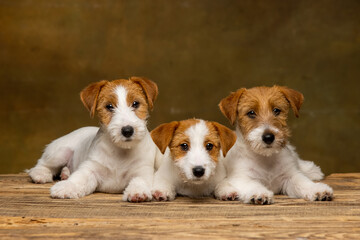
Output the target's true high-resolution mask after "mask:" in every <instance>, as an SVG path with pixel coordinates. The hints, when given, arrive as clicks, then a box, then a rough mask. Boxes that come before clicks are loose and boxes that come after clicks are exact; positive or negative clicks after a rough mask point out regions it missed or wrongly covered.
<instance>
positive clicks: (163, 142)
mask: <svg viewBox="0 0 360 240" xmlns="http://www.w3.org/2000/svg"><path fill="white" fill-rule="evenodd" d="M151 137H152V139H153V140H154V142H155V144H156V145H157V146H158V147H159V149H160V151H161V152H162V153H164V152H165V150H166V148H167V147H169V149H170V154H171V157H172V160H173V161H174V164H175V166H176V168H177V169H178V171H179V173H180V175H181V177H182V179H183V180H184V182H192V183H203V182H204V181H206V180H208V179H209V177H210V176H212V175H213V174H214V172H215V169H216V166H217V163H218V160H219V157H220V153H221V152H222V154H223V156H224V157H225V156H226V154H227V152H228V151H229V150H230V148H231V147H232V146H233V145H234V143H235V141H236V135H235V133H234V132H233V131H231V130H230V129H228V128H227V127H225V126H223V125H221V124H219V123H216V122H208V121H204V120H199V119H189V120H184V121H180V122H171V123H165V124H162V125H160V126H158V127H157V128H156V129H154V130H153V131H152V132H151Z"/></svg>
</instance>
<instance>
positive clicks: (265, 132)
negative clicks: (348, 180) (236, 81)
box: [216, 86, 333, 204]
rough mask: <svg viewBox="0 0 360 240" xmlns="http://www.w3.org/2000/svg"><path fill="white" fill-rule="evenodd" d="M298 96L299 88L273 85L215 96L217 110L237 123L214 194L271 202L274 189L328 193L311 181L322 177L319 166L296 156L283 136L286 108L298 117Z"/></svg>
mask: <svg viewBox="0 0 360 240" xmlns="http://www.w3.org/2000/svg"><path fill="white" fill-rule="evenodd" d="M303 99H304V97H303V95H302V94H301V93H300V92H297V91H295V90H292V89H289V88H287V87H280V86H273V87H255V88H251V89H245V88H241V89H239V90H237V91H236V92H233V93H231V94H230V95H229V96H228V97H226V98H224V99H223V100H221V102H220V104H219V107H220V110H221V112H222V113H223V114H224V115H225V116H226V117H227V118H228V119H229V120H230V122H231V124H232V125H234V124H235V123H236V124H237V125H236V135H237V141H236V143H235V145H234V147H233V148H232V149H231V151H230V152H229V153H228V156H227V158H226V159H225V161H224V164H225V167H226V169H227V173H228V176H227V178H226V179H225V180H224V181H223V182H222V183H221V184H219V186H218V188H217V189H216V194H217V195H218V196H220V199H223V200H241V201H243V202H244V203H253V204H271V203H273V195H274V193H275V194H278V193H282V194H286V195H288V196H289V197H292V198H304V199H306V200H310V201H331V200H332V199H333V190H332V188H331V187H329V186H328V185H326V184H324V183H316V182H313V181H312V180H321V179H322V178H323V173H322V172H321V170H320V168H319V167H318V166H316V165H315V164H314V163H313V162H310V161H304V160H301V159H300V158H299V156H298V155H297V153H296V152H295V148H294V147H293V146H291V145H290V144H289V142H288V138H289V136H290V130H289V128H288V126H287V124H286V120H287V115H288V112H289V108H290V107H291V108H292V110H293V111H294V113H295V116H296V117H298V116H299V109H300V106H301V105H302V102H303Z"/></svg>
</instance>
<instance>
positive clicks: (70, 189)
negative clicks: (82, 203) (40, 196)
mask: <svg viewBox="0 0 360 240" xmlns="http://www.w3.org/2000/svg"><path fill="white" fill-rule="evenodd" d="M50 195H51V197H52V198H80V197H84V196H85V192H83V191H81V190H79V189H78V188H77V187H76V185H75V184H74V183H72V182H70V181H69V180H65V181H61V182H57V183H56V184H55V185H54V186H52V187H51V189H50Z"/></svg>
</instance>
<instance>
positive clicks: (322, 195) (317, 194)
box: [304, 183, 334, 201]
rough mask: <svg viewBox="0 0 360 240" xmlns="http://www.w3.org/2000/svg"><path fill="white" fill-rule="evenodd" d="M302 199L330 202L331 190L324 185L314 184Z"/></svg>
mask: <svg viewBox="0 0 360 240" xmlns="http://www.w3.org/2000/svg"><path fill="white" fill-rule="evenodd" d="M304 198H305V199H306V200H309V201H331V200H333V199H334V196H333V190H332V188H331V187H329V186H328V185H326V184H324V183H315V187H312V188H311V189H309V191H308V192H307V193H305V196H304Z"/></svg>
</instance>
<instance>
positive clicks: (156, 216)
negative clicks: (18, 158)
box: [0, 173, 360, 239]
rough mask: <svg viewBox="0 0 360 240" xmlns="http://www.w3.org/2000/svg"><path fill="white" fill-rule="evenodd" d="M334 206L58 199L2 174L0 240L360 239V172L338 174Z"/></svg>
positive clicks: (279, 199)
mask: <svg viewBox="0 0 360 240" xmlns="http://www.w3.org/2000/svg"><path fill="white" fill-rule="evenodd" d="M324 182H326V183H328V184H330V185H331V186H332V187H333V188H334V190H335V200H334V201H332V202H307V201H305V200H301V199H290V198H287V197H285V196H276V198H275V204H273V205H267V206H253V205H247V204H241V203H239V202H223V201H218V200H215V199H211V198H204V199H189V198H184V197H180V198H177V199H176V200H175V201H173V202H149V203H138V204H134V203H127V202H122V201H121V195H119V194H103V193H95V194H92V195H90V196H87V197H84V198H81V199H77V200H71V199H65V200H60V199H51V198H50V197H49V188H50V187H51V186H52V184H44V185H39V184H33V183H31V182H30V179H29V177H27V176H26V175H25V174H19V175H0V239H50V238H51V239H54V238H62V239H64V238H66V239H68V238H73V239H85V238H86V239H89V238H93V239H103V238H113V239H119V238H122V239H123V238H126V239H161V238H162V239H174V238H176V239H190V238H191V239H199V238H205V239H219V238H223V239H225V238H232V239H239V238H257V237H259V238H266V239H270V238H271V239H273V238H277V239H279V238H290V239H321V238H326V239H329V238H341V239H350V238H353V239H360V191H359V190H360V173H352V174H332V175H330V176H329V177H327V178H326V180H325V181H324Z"/></svg>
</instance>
